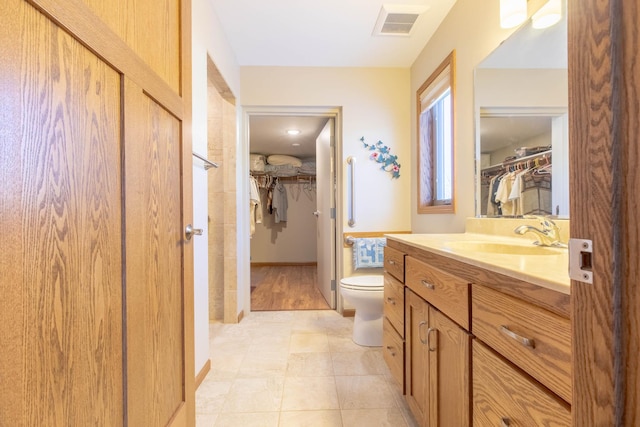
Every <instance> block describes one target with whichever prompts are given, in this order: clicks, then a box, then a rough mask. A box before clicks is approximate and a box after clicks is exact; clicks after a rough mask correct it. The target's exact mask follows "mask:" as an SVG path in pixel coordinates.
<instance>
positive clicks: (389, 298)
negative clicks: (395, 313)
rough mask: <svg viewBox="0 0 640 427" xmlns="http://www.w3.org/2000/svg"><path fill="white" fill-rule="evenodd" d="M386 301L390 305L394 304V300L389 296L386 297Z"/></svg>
mask: <svg viewBox="0 0 640 427" xmlns="http://www.w3.org/2000/svg"><path fill="white" fill-rule="evenodd" d="M387 302H388V303H389V304H391V305H396V302H395V301H394V300H393V298H391V297H387Z"/></svg>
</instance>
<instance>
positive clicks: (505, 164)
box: [480, 150, 551, 173]
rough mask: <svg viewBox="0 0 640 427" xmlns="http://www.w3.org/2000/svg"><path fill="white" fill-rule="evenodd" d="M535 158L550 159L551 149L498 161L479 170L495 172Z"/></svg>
mask: <svg viewBox="0 0 640 427" xmlns="http://www.w3.org/2000/svg"><path fill="white" fill-rule="evenodd" d="M535 159H549V160H551V150H547V151H541V152H540V153H536V154H531V155H529V156H523V157H518V158H517V159H513V160H509V161H506V162H502V163H498V164H495V165H492V166H488V167H486V168H483V169H481V171H480V172H482V173H487V172H496V171H499V170H502V169H505V168H507V167H509V166H513V165H516V164H518V163H526V162H528V161H530V160H535Z"/></svg>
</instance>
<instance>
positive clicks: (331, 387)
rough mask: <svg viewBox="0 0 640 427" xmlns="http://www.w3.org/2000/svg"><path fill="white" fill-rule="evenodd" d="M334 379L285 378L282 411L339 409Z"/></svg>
mask: <svg viewBox="0 0 640 427" xmlns="http://www.w3.org/2000/svg"><path fill="white" fill-rule="evenodd" d="M339 408H340V407H339V406H338V394H337V392H336V383H335V380H334V377H287V378H286V379H285V383H284V392H283V396H282V410H283V411H305V410H319V409H339Z"/></svg>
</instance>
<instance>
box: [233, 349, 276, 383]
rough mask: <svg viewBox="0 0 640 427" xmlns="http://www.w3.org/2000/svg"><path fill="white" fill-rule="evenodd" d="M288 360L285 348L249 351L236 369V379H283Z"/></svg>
mask: <svg viewBox="0 0 640 427" xmlns="http://www.w3.org/2000/svg"><path fill="white" fill-rule="evenodd" d="M288 358H289V353H288V351H287V348H286V347H285V348H284V349H282V348H281V349H278V351H273V350H272V349H271V350H267V349H265V350H262V351H261V350H259V349H254V350H253V351H251V350H250V351H249V352H248V353H247V355H246V356H245V358H244V360H243V361H242V365H241V366H240V368H239V369H238V378H264V377H284V375H285V372H286V371H287V359H288Z"/></svg>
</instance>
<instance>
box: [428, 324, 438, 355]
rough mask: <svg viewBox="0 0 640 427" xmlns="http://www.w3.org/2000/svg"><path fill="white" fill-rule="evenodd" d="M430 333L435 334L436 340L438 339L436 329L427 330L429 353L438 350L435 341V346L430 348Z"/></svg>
mask: <svg viewBox="0 0 640 427" xmlns="http://www.w3.org/2000/svg"><path fill="white" fill-rule="evenodd" d="M431 332H436V340H437V338H438V333H437V332H438V330H437V329H436V328H429V329H427V348H428V349H429V351H436V350H437V349H438V342H437V341H436V346H435V347H433V348H431Z"/></svg>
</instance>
